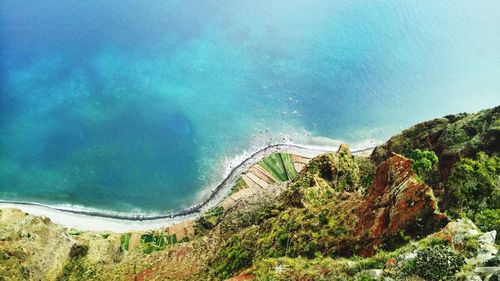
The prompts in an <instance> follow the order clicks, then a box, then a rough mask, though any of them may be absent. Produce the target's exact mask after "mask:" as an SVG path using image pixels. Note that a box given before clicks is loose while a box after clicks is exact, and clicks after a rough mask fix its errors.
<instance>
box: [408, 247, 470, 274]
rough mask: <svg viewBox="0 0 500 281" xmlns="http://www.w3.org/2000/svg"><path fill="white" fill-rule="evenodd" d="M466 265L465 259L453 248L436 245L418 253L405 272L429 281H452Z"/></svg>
mask: <svg viewBox="0 0 500 281" xmlns="http://www.w3.org/2000/svg"><path fill="white" fill-rule="evenodd" d="M464 263H465V260H464V257H462V256H461V255H459V254H457V253H456V252H455V251H454V250H453V249H452V248H451V247H449V246H443V245H435V246H431V247H428V248H425V249H423V250H421V251H418V252H417V257H416V258H415V259H414V260H412V261H410V262H409V264H408V265H407V266H406V267H405V271H406V273H407V274H408V275H411V274H414V275H417V276H420V277H422V278H424V279H425V280H429V281H440V280H451V279H452V277H453V275H454V274H455V273H456V272H458V271H459V270H460V269H461V268H462V266H463V265H464Z"/></svg>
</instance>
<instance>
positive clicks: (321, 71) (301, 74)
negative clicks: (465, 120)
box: [0, 0, 500, 214]
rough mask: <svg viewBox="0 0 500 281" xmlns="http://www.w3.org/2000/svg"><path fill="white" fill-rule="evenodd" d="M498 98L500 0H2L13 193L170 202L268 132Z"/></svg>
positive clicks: (2, 124) (381, 126)
mask: <svg viewBox="0 0 500 281" xmlns="http://www.w3.org/2000/svg"><path fill="white" fill-rule="evenodd" d="M498 104H500V2H499V1H496V0H494V1H451V0H450V1H396V0H394V1H352V0H341V1H322V0H303V1H299V0H292V1H290V0H288V1H284V0H283V1H282V0H277V1H261V0H251V1H247V0H241V1H230V0H221V1H215V0H212V1H204V0H192V1H191V0H182V1H181V0H179V1H172V0H150V1H135V0H120V1H97V0H86V1H81V0H62V1H48V0H23V1H14V0H4V1H0V199H4V200H20V201H33V202H39V203H44V204H52V205H76V206H83V207H87V208H95V209H101V210H108V211H115V212H142V213H148V214H150V213H151V214H152V213H167V212H168V211H171V210H178V209H181V208H184V207H186V206H190V205H192V204H193V203H197V202H199V201H200V200H201V199H202V198H203V197H204V196H206V195H207V193H208V192H207V191H208V190H210V188H213V187H214V186H215V185H216V184H217V183H218V182H219V181H220V180H221V178H222V177H223V173H224V172H225V171H227V165H228V163H229V162H230V161H231V160H232V159H236V157H238V155H242V153H244V152H247V153H248V152H251V151H254V150H256V149H258V148H260V147H263V146H265V145H267V144H272V143H283V142H294V143H301V144H312V145H335V144H336V140H340V141H343V142H347V143H348V144H350V145H351V146H353V147H361V146H363V145H370V144H373V143H377V142H381V141H383V140H385V139H387V138H388V137H389V136H391V135H392V134H394V133H397V132H398V131H400V130H402V129H404V128H405V127H407V126H409V125H412V124H414V123H416V122H419V121H423V120H427V119H430V118H434V117H440V116H443V115H445V114H450V113H457V112H462V111H477V110H479V109H482V108H488V107H493V106H495V105H498Z"/></svg>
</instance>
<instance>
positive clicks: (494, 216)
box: [474, 209, 500, 242]
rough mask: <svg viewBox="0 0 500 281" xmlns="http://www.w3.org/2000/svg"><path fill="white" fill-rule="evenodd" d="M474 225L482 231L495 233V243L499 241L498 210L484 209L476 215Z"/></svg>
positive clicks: (499, 218) (499, 222) (499, 220)
mask: <svg viewBox="0 0 500 281" xmlns="http://www.w3.org/2000/svg"><path fill="white" fill-rule="evenodd" d="M474 223H475V224H476V225H477V227H479V229H481V230H482V231H491V230H496V231H497V237H496V241H497V242H498V241H500V209H484V210H481V211H479V212H478V213H476V215H475V216H474Z"/></svg>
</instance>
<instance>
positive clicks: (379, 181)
mask: <svg viewBox="0 0 500 281" xmlns="http://www.w3.org/2000/svg"><path fill="white" fill-rule="evenodd" d="M411 164H412V162H411V160H409V159H407V158H405V157H404V156H402V155H399V154H393V155H392V157H390V158H389V159H387V160H385V161H384V162H382V163H381V164H380V165H379V166H378V167H377V171H376V175H375V180H374V182H373V185H372V187H371V188H370V189H369V191H368V193H367V194H366V196H365V200H364V201H363V202H362V204H361V206H360V208H359V210H358V217H359V222H358V224H357V227H356V228H355V230H354V234H355V235H356V236H358V237H360V240H361V242H362V245H363V246H362V247H361V254H362V255H365V256H367V255H372V254H373V253H374V251H375V249H376V248H377V247H378V246H379V245H381V244H385V246H386V247H387V248H393V247H395V246H398V245H399V244H400V243H401V242H403V239H404V236H410V237H412V238H416V237H420V236H422V235H426V234H429V233H431V232H432V231H433V230H435V229H437V228H438V227H442V226H444V225H445V224H446V223H447V218H446V216H445V215H444V214H442V213H439V212H438V207H437V202H436V199H435V197H434V195H433V192H432V189H431V188H430V187H429V186H427V185H426V184H424V183H423V182H421V181H420V180H418V179H417V177H416V176H415V174H414V172H413V171H412V169H411Z"/></svg>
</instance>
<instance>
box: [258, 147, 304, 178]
mask: <svg viewBox="0 0 500 281" xmlns="http://www.w3.org/2000/svg"><path fill="white" fill-rule="evenodd" d="M259 165H260V166H261V167H262V168H264V170H266V171H267V172H269V173H270V174H271V176H272V177H273V178H274V180H275V181H276V182H284V181H288V180H293V179H295V178H296V177H297V171H295V167H294V166H293V162H292V159H291V158H290V154H288V153H285V152H279V153H273V154H271V155H269V156H267V157H265V158H264V159H262V161H260V162H259Z"/></svg>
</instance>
